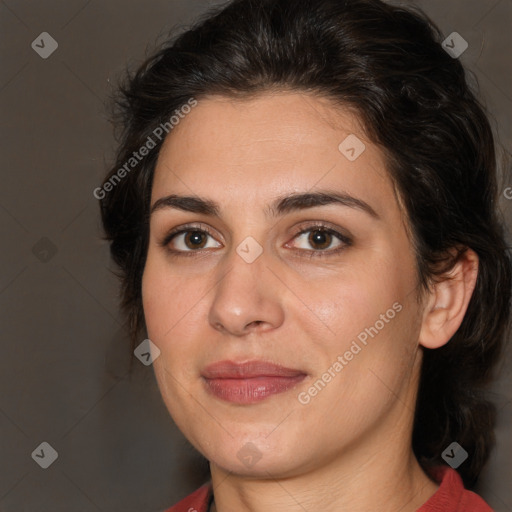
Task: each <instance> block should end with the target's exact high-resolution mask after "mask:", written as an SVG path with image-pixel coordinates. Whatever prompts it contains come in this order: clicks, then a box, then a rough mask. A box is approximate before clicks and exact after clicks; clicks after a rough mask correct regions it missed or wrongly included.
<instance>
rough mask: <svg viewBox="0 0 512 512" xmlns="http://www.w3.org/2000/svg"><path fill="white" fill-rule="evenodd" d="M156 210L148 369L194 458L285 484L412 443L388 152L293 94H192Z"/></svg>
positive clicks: (408, 320) (345, 116)
mask: <svg viewBox="0 0 512 512" xmlns="http://www.w3.org/2000/svg"><path fill="white" fill-rule="evenodd" d="M347 137H348V138H347ZM363 144H364V145H363ZM320 193H322V194H325V195H324V196H318V195H316V194H320ZM303 195H306V196H303ZM334 195H335V196H336V198H337V199H338V201H335V199H333V196H334ZM169 196H172V197H169ZM184 196H187V197H193V198H195V201H192V200H180V199H179V198H181V197H184ZM302 196H303V197H302ZM328 197H330V199H329V198H328ZM165 198H167V199H165ZM322 199H323V200H322ZM203 202H204V203H203ZM151 204H152V205H153V206H155V208H154V210H153V212H152V215H151V221H150V242H149V249H148V255H147V262H146V266H145V270H144V276H143V305H144V313H145V318H146V324H147V328H148V335H149V338H150V339H151V340H152V341H153V343H155V344H156V345H157V347H158V348H159V349H160V351H161V354H160V356H159V357H158V358H157V359H156V360H155V362H154V369H155V373H156V377H157V380H158V384H159V387H160V390H161V393H162V396H163V399H164V401H165V404H166V406H167V408H168V409H169V412H170V414H171V415H172V417H173V419H174V421H175V422H176V424H177V425H178V427H179V428H180V429H181V431H182V432H183V433H184V434H185V436H186V437H187V438H188V439H189V441H190V442H191V443H192V444H193V445H194V446H195V447H196V448H197V449H198V450H199V451H200V452H201V453H203V454H204V455H205V457H207V458H208V459H209V460H210V461H211V462H212V463H213V464H215V465H217V466H219V467H221V468H224V469H225V470H227V471H232V472H234V473H237V474H245V475H256V474H259V475H264V476H268V474H269V473H270V474H272V475H280V476H286V475H293V474H298V473H301V472H302V473H305V472H307V471H309V470H311V469H314V468H318V467H321V466H322V465H324V464H326V463H327V462H330V461H333V460H335V459H336V458H337V457H341V456H342V455H347V454H349V453H352V452H353V449H355V448H356V447H359V448H362V447H368V448H369V450H368V454H371V453H375V452H374V450H375V449H378V447H379V446H380V445H379V443H383V444H385V443H388V442H389V440H390V439H391V438H394V437H393V436H395V437H396V435H397V433H403V435H404V436H405V438H407V436H408V435H409V434H410V429H411V418H412V414H413V410H414V396H415V392H416V386H417V376H418V371H419V368H420V363H421V357H419V354H420V352H419V349H418V335H419V330H420V327H421V316H422V315H421V313H422V311H421V310H420V306H419V304H418V301H417V297H418V295H417V292H418V289H417V282H418V281H417V273H416V265H415V256H414V253H413V249H412V246H411V242H410V240H409V238H408V236H407V233H406V228H405V225H404V219H403V215H401V211H400V209H399V206H398V204H397V201H396V198H395V195H394V193H393V187H392V183H391V180H390V178H389V176H388V174H387V172H386V169H385V166H384V160H383V154H382V153H381V151H380V150H379V148H378V147H377V146H376V145H374V144H372V143H370V142H369V141H368V140H366V138H365V136H364V134H363V132H362V130H361V127H360V125H359V124H358V121H357V118H356V117H355V116H354V115H353V114H350V113H349V112H348V111H340V110H339V109H338V110H334V108H333V106H332V105H331V104H330V103H329V102H328V100H325V99H321V98H319V97H315V96H313V95H307V94H299V93H285V92H281V93H278V94H264V95H260V96H258V97H256V98H252V99H247V100H236V101H235V100H231V99H226V98H221V97H211V98H208V99H203V100H200V101H199V102H198V104H197V106H196V107H195V108H193V109H192V111H191V112H190V113H189V114H188V115H186V117H184V119H182V120H181V121H180V123H179V124H178V125H177V126H175V127H174V129H173V130H172V132H171V133H170V134H169V136H168V137H167V139H166V140H165V143H164V145H163V147H162V150H161V153H160V155H159V159H158V163H157V166H156V170H155V176H154V183H153V189H152V198H151ZM213 206H215V207H216V208H213ZM207 207H208V208H207ZM213 210H215V211H213ZM322 229H323V230H324V231H322ZM173 230H177V231H179V230H186V232H185V233H180V234H175V235H174V236H172V235H170V234H171V232H172V231H173ZM325 230H330V231H325ZM217 362H223V363H225V364H221V365H220V366H219V367H217V371H215V368H213V369H212V368H210V369H208V368H207V367H209V366H210V365H212V364H213V363H217ZM226 362H228V363H226ZM229 362H231V363H232V364H229ZM246 362H250V363H251V364H249V365H246V366H243V365H241V363H246ZM264 363H272V364H274V365H279V366H281V367H285V368H287V369H289V370H290V371H284V372H283V371H282V372H280V371H279V370H276V369H275V368H272V367H268V366H265V364H264ZM244 370H245V372H246V373H243V372H244ZM237 377H238V378H237ZM370 447H371V449H370ZM363 449H364V448H363ZM370 456H371V455H368V457H370Z"/></svg>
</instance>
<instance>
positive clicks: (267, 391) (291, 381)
mask: <svg viewBox="0 0 512 512" xmlns="http://www.w3.org/2000/svg"><path fill="white" fill-rule="evenodd" d="M201 375H202V377H203V379H204V381H205V384H206V388H207V391H208V392H210V393H212V394H213V395H214V396H216V397H217V398H220V399H221V400H225V401H227V402H232V403H237V404H251V403H255V402H259V401H261V400H264V399H266V398H267V397H269V396H271V395H275V394H279V393H284V392H285V391H287V390H289V389H291V388H293V387H295V386H296V385H297V384H298V383H299V382H301V381H302V380H303V379H304V378H305V377H306V373H304V372H303V371H301V370H297V369H293V368H286V367H284V366H280V365H276V364H273V363H268V362H265V361H248V362H245V363H234V362H233V361H219V362H216V363H213V364H211V365H209V366H207V367H206V368H205V369H204V370H203V372H202V374H201Z"/></svg>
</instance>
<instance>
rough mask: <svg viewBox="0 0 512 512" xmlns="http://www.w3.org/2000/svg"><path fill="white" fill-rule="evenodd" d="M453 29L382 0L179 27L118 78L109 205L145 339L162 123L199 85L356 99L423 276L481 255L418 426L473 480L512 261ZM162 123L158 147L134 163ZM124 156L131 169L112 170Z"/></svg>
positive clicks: (271, 1)
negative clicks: (446, 44)
mask: <svg viewBox="0 0 512 512" xmlns="http://www.w3.org/2000/svg"><path fill="white" fill-rule="evenodd" d="M442 40H443V37H442V36H441V34H440V32H439V30H438V29H437V28H436V27H435V26H434V25H433V24H432V22H431V21H430V20H429V19H428V18H427V17H426V16H425V15H424V14H423V13H422V12H421V11H419V10H417V9H415V10H413V9H410V8H408V9H405V8H403V7H395V6H391V5H388V4H386V3H383V2H382V1H380V0H346V1H345V0H300V1H297V0H257V1H256V0H235V1H233V2H230V3H229V4H227V5H226V6H225V7H224V8H223V9H221V10H219V11H216V12H213V13H209V14H208V15H207V16H205V17H204V19H202V20H199V21H198V22H197V23H196V25H195V26H193V27H192V28H191V29H189V30H187V31H185V32H184V33H182V34H181V35H179V36H178V37H176V38H172V39H169V41H168V42H166V43H165V44H164V45H163V46H162V48H161V49H159V50H158V51H157V52H156V53H155V54H154V55H153V56H151V57H150V58H148V59H147V60H146V62H144V63H143V64H142V66H140V68H139V69H138V70H137V71H136V73H134V74H130V75H129V76H128V78H127V80H126V82H125V84H124V86H122V87H121V88H120V90H119V95H118V97H117V107H118V109H117V113H118V114H119V118H118V124H119V126H121V128H122V136H121V140H120V144H119V149H118V153H117V161H116V163H115V165H114V166H113V167H112V169H111V171H110V172H109V174H108V176H107V177H106V178H105V182H104V185H105V184H106V183H107V182H109V180H110V183H111V186H110V187H108V188H109V190H108V193H107V192H106V189H101V190H102V191H101V203H100V204H101V214H102V220H103V225H104V229H105V232H106V237H107V239H108V240H110V242H111V253H112V256H113V259H114V260H115V262H116V263H117V265H118V266H119V269H120V276H121V282H122V304H123V307H124V310H125V312H126V313H127V315H128V319H129V322H130V324H129V325H130V330H131V333H132V337H133V339H132V350H133V347H134V346H135V344H137V343H139V342H140V341H141V340H142V338H140V337H139V336H142V332H143V330H144V317H143V310H142V302H141V278H142V273H143V269H144V265H145V258H146V252H147V246H148V231H149V224H148V219H149V206H150V204H149V202H150V196H151V186H152V178H153V171H154V167H155V163H156V159H157V157H158V153H159V149H160V147H161V144H162V140H163V137H162V138H161V139H160V140H157V137H155V129H156V127H158V126H162V125H163V123H166V122H168V121H169V119H170V117H171V116H172V115H173V113H174V114H175V113H176V112H179V111H180V108H181V107H182V106H183V105H185V104H187V102H189V101H190V99H191V98H194V99H195V100H197V101H201V98H202V97H205V96H207V95H213V94H220V95H222V96H225V97H240V96H241V97H244V96H249V95H251V94H255V93H260V92H265V91H268V90H271V89H275V88H282V89H288V90H295V91H304V92H310V93H314V94H318V95H320V96H322V97H325V98H329V99H331V100H332V101H333V102H335V103H336V104H339V105H343V106H346V107H349V108H351V109H353V110H354V111H355V112H357V114H358V116H359V118H360V119H361V121H362V122H363V125H364V128H365V131H366V135H367V136H368V138H369V139H370V140H372V141H373V142H374V143H376V144H379V145H380V146H381V147H382V149H383V151H384V153H385V155H386V156H387V162H388V171H389V174H390V176H391V178H392V180H393V182H394V184H395V187H396V189H397V191H398V194H399V196H400V199H401V202H402V203H403V205H404V207H405V210H406V214H407V219H408V223H409V226H410V230H411V234H412V239H413V244H414V247H415V249H416V253H417V262H418V275H419V278H420V281H421V283H422V285H423V288H424V289H425V288H426V287H428V286H430V284H431V283H432V282H433V281H434V280H435V279H436V278H440V277H442V274H443V273H444V272H445V271H446V270H447V269H449V268H450V267H451V265H453V263H454V261H455V260H456V259H457V257H458V255H460V250H461V248H462V250H464V248H467V247H469V248H471V249H473V250H474V251H475V252H476V253H477V254H478V257H479V273H478V278H477V283H476V289H475V291H474V294H473V296H472V298H471V301H470V304H469V308H468V311H467V313H466V315H465V318H464V320H463V323H462V325H461V327H460V328H459V330H458V331H457V333H456V334H455V335H454V336H453V338H452V339H451V340H450V342H449V343H448V344H446V345H445V346H443V347H442V348H439V349H437V350H425V351H424V360H423V367H422V373H421V381H420V386H419V394H418V401H417V405H416V417H415V423H414V430H413V448H414V452H415V454H416V456H417V458H418V460H419V462H420V463H421V464H422V466H423V467H424V468H425V469H427V470H428V468H430V467H432V466H435V465H439V464H443V461H442V458H441V453H442V452H443V450H444V449H445V448H446V447H447V446H448V445H450V444H451V443H452V442H453V441H457V442H458V443H459V444H460V445H462V446H463V448H464V449H465V450H466V451H467V452H468V453H469V458H468V459H467V460H466V461H465V462H464V463H463V464H462V465H461V466H460V467H459V468H458V471H459V472H460V474H461V475H462V477H463V480H464V483H465V484H466V486H467V487H471V486H472V485H473V484H474V483H475V482H476V479H477V477H478V475H479V473H480V471H481V469H482V467H483V465H484V464H485V462H486V460H487V459H488V456H489V453H490V450H491V448H492V445H493V440H494V437H493V426H494V421H495V411H494V408H493V406H492V404H491V403H490V402H489V401H488V400H487V399H486V398H485V397H484V394H483V392H484V390H485V385H486V384H487V383H488V382H489V381H490V379H491V377H492V371H493V368H494V366H495V363H496V362H497V359H498V357H499V355H500V353H501V350H502V345H503V342H504V339H505V332H506V326H507V322H508V316H509V308H510V285H511V267H510V261H509V257H508V253H507V251H506V246H505V243H504V237H503V232H502V227H501V223H500V221H499V218H498V214H497V184H496V174H497V173H496V156H495V144H494V139H493V134H492V131H491V128H490V125H489V122H488V119H487V117H486V114H485V111H484V108H483V107H482V105H481V104H480V102H479V101H478V99H477V98H476V97H475V94H474V93H473V92H472V91H471V88H470V87H469V86H468V83H467V80H466V76H465V70H464V68H463V66H462V65H461V63H460V61H459V60H458V59H454V58H452V57H451V56H450V55H448V53H447V52H446V51H445V50H444V49H443V47H442V46H441V41H442ZM148 137H151V138H152V140H153V141H154V142H155V147H154V148H153V149H151V150H150V151H149V153H148V154H147V155H146V156H144V157H143V158H141V161H140V162H137V165H136V166H135V168H134V169H133V170H131V168H127V167H126V162H127V161H129V159H130V158H131V157H133V152H134V151H137V150H138V149H139V148H140V147H142V146H143V145H144V144H146V143H147V141H148ZM123 166H124V168H125V170H126V169H128V170H129V172H125V173H122V174H123V177H122V179H120V180H117V181H116V182H115V183H114V184H113V182H112V179H113V177H114V175H117V177H119V169H121V168H123ZM453 248H456V249H458V252H456V254H455V257H450V253H451V251H450V250H451V249H453Z"/></svg>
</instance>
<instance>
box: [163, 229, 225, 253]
mask: <svg viewBox="0 0 512 512" xmlns="http://www.w3.org/2000/svg"><path fill="white" fill-rule="evenodd" d="M208 237H210V238H212V239H213V235H212V234H211V233H210V231H209V230H208V229H207V228H206V227H202V228H198V227H195V226H185V227H182V228H181V229H179V230H176V231H172V232H171V233H169V234H168V235H167V236H166V237H165V239H164V240H163V242H162V245H163V246H167V247H168V248H169V251H171V252H175V253H190V252H197V250H198V249H212V248H216V247H221V244H219V243H217V245H208V240H207V238H208ZM187 256H188V255H187Z"/></svg>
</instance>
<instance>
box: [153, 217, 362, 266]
mask: <svg viewBox="0 0 512 512" xmlns="http://www.w3.org/2000/svg"><path fill="white" fill-rule="evenodd" d="M310 231H321V232H323V233H327V234H330V235H333V236H334V237H336V238H337V239H338V240H339V241H340V242H342V243H343V244H342V245H341V246H340V247H338V248H336V249H330V250H313V249H312V250H307V249H292V250H294V252H300V253H302V254H303V253H304V252H309V253H310V258H317V257H320V258H325V257H327V256H333V255H336V254H338V253H340V252H342V251H343V250H345V249H346V248H347V247H349V246H351V245H352V240H351V239H350V238H349V237H348V236H346V235H343V234H342V233H340V232H338V231H336V230H335V229H332V228H330V227H328V226H327V225H325V224H322V223H317V224H314V225H310V226H308V227H307V228H304V229H302V230H301V231H299V232H298V233H296V234H295V235H294V236H293V239H295V238H297V237H299V236H300V235H303V234H304V233H308V232H310ZM190 232H197V233H203V234H207V235H209V236H211V237H212V238H215V237H214V236H213V233H212V232H211V231H210V229H209V228H208V227H206V226H202V227H199V226H197V225H185V226H182V227H181V228H179V229H177V230H173V231H171V232H170V233H168V234H167V235H166V236H165V238H164V239H163V240H162V242H160V244H159V245H160V246H162V247H165V248H166V249H167V251H168V252H170V253H171V254H172V255H174V256H178V257H181V256H183V257H195V256H198V255H199V254H200V253H201V252H202V251H201V250H200V249H198V250H189V251H181V250H176V249H171V248H169V247H168V245H169V243H170V242H171V241H172V240H173V239H174V238H175V237H176V236H178V235H181V234H183V233H190Z"/></svg>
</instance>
